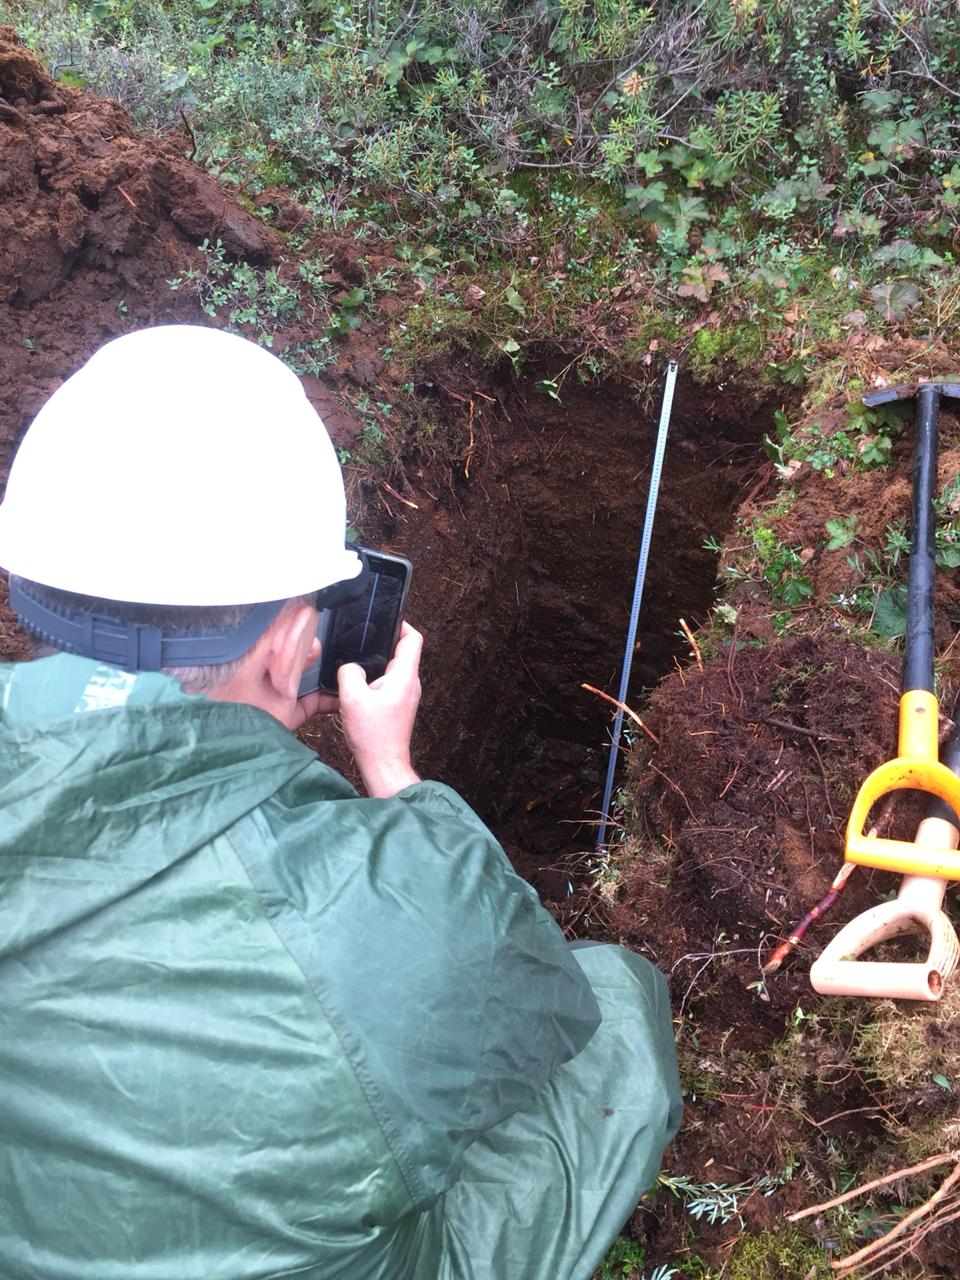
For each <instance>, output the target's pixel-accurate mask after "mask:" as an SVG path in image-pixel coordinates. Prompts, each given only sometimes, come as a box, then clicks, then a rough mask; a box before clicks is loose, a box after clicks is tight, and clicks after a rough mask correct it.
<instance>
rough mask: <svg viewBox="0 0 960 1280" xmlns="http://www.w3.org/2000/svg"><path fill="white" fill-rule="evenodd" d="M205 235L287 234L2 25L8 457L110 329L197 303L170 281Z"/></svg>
mask: <svg viewBox="0 0 960 1280" xmlns="http://www.w3.org/2000/svg"><path fill="white" fill-rule="evenodd" d="M203 238H209V239H211V240H216V239H220V240H222V241H223V244H224V246H225V247H226V248H227V249H228V251H229V252H231V253H236V254H240V255H243V256H244V257H246V258H248V259H251V260H253V261H256V262H265V261H270V260H272V259H273V258H275V256H276V254H277V251H278V248H279V239H278V237H277V236H276V234H275V233H273V232H271V231H270V230H269V229H268V228H266V227H265V226H264V225H263V224H262V223H261V222H259V221H258V220H257V219H256V218H254V217H253V216H252V215H251V214H249V213H247V212H246V211H245V210H243V209H242V208H240V206H239V205H237V204H236V202H235V201H233V200H232V199H231V198H230V197H229V195H228V194H227V193H226V192H225V191H224V189H223V188H222V187H221V186H220V185H219V184H218V183H217V182H216V181H215V180H214V179H213V178H212V177H211V176H209V175H208V174H205V173H204V172H203V171H202V170H200V169H198V168H197V167H196V166H195V165H192V164H190V163H189V162H188V161H187V160H185V159H184V157H183V155H182V154H181V152H180V150H179V149H178V147H177V145H176V144H175V143H172V142H163V141H158V140H157V139H155V138H150V139H143V138H141V137H140V136H139V135H138V134H137V133H136V132H135V131H134V129H133V127H132V125H131V123H130V119H129V117H128V116H127V114H126V113H125V112H124V111H123V110H122V108H121V107H119V106H118V105H117V104H116V103H113V102H105V101H102V100H100V99H97V98H94V97H92V96H91V95H89V94H85V93H80V92H78V91H77V90H74V89H69V88H66V87H65V86H63V85H60V84H57V83H56V82H55V81H53V80H51V78H50V77H49V76H48V75H47V73H46V72H45V71H44V70H43V68H42V67H41V65H40V63H39V62H37V60H36V59H35V58H33V57H32V56H31V55H30V54H29V53H27V52H26V50H24V49H23V48H22V47H21V46H20V45H19V43H18V42H17V38H16V35H15V33H14V32H13V30H12V29H11V28H9V27H0V441H2V443H3V453H2V454H0V467H2V468H3V470H4V471H5V470H6V468H7V466H8V465H9V458H10V451H11V449H12V447H14V446H15V444H16V442H17V441H18V440H19V437H20V435H21V434H22V431H23V429H24V426H25V425H26V423H27V422H28V421H29V419H30V418H31V417H32V415H33V414H34V413H35V412H36V410H37V409H38V407H39V406H40V404H41V403H42V402H43V400H44V399H45V398H46V396H47V395H49V393H50V391H51V390H53V388H54V387H55V386H56V385H57V384H58V383H59V382H60V381H61V380H62V379H63V377H64V376H65V375H66V374H67V373H68V372H70V371H71V370H72V369H74V368H76V367H77V366H78V365H79V364H81V363H82V362H83V361H84V360H85V359H86V358H87V357H88V356H89V355H90V354H91V353H92V352H93V351H94V350H95V349H96V348H97V347H98V346H100V345H101V344H102V343H103V342H104V341H105V340H106V339H107V338H110V337H112V336H114V335H116V334H118V333H121V332H123V331H124V330H126V329H131V328H137V327H140V326H142V325H144V324H150V323H157V322H158V321H161V320H165V319H170V318H172V317H175V316H177V314H178V313H182V312H183V310H184V307H183V305H182V304H180V305H179V306H177V305H175V303H176V298H175V295H174V294H173V293H172V291H171V289H170V287H169V285H168V283H167V281H168V280H169V279H170V277H171V276H174V275H176V274H177V273H179V272H181V271H183V270H184V269H185V268H187V267H189V266H191V265H193V264H194V263H195V262H196V260H197V254H196V243H197V242H198V241H199V240H202V239H203ZM189 318H191V319H196V318H198V312H197V308H195V307H194V308H193V309H192V314H191V315H190V316H189Z"/></svg>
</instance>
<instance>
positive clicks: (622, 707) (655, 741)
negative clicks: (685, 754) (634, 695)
mask: <svg viewBox="0 0 960 1280" xmlns="http://www.w3.org/2000/svg"><path fill="white" fill-rule="evenodd" d="M580 688H581V689H586V691H587V692H588V693H595V694H596V695H597V697H598V698H603V700H604V702H609V703H611V704H612V705H613V706H615V707H619V708H620V710H621V711H622V712H623V713H624V715H627V716H629V717H630V719H631V720H633V721H634V722H635V723H636V724H638V725H639V726H640V728H641V729H642V730H643V732H644V733H645V734H646V735H647V737H648V738H649V739H650V741H651V742H652V743H653V744H654V746H656V747H659V745H660V739H659V738H658V737H657V735H656V734H655V733H654V732H653V730H652V729H648V728H647V726H646V725H645V724H644V723H643V721H642V720H641V719H640V717H639V716H638V715H637V713H636V712H635V711H631V710H630V708H629V707H628V706H627V704H626V703H625V702H621V701H620V699H619V698H614V697H612V696H611V695H610V694H609V693H604V692H603V690H602V689H595V688H594V687H593V685H592V684H582V685H581V686H580Z"/></svg>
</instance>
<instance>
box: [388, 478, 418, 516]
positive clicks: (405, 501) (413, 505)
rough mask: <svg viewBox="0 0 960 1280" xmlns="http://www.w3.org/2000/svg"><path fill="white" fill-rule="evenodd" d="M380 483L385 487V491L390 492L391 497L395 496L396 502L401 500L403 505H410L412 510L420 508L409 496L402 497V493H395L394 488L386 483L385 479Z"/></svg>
mask: <svg viewBox="0 0 960 1280" xmlns="http://www.w3.org/2000/svg"><path fill="white" fill-rule="evenodd" d="M381 484H382V485H383V487H384V489H386V491H387V493H389V494H390V496H391V498H396V500H397V501H398V502H402V503H403V505H404V506H405V507H410V508H411V509H412V510H414V511H419V510H420V508H419V507H418V506H417V504H416V503H415V502H411V501H410V499H409V498H404V497H403V496H402V494H399V493H397V491H396V489H394V488H393V487H392V486H391V485H389V484H387V482H386V480H382V481H381Z"/></svg>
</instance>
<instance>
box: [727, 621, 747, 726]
mask: <svg viewBox="0 0 960 1280" xmlns="http://www.w3.org/2000/svg"><path fill="white" fill-rule="evenodd" d="M738 630H739V622H735V623H734V624H733V635H732V636H731V638H730V650H729V652H728V654H727V687H728V688H729V690H730V697H731V698H736V699H737V704H738V706H739V708H740V710H741V711H742V710H743V703H744V697H743V689H742V688H741V687H740V681H739V680H738V679H737V677H736V676H735V675H734V674H733V664H734V663H735V662H736V660H737V632H738Z"/></svg>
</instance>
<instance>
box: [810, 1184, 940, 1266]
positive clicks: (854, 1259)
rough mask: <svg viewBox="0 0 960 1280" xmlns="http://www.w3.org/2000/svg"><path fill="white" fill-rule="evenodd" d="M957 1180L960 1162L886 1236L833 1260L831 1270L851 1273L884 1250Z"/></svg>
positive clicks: (921, 1216) (926, 1211)
mask: <svg viewBox="0 0 960 1280" xmlns="http://www.w3.org/2000/svg"><path fill="white" fill-rule="evenodd" d="M957 1181H960V1164H956V1165H954V1167H953V1168H952V1169H951V1171H950V1172H949V1173H948V1174H947V1176H946V1177H945V1178H944V1180H943V1182H941V1183H940V1186H939V1187H938V1188H937V1189H936V1191H935V1192H934V1193H933V1195H932V1196H931V1197H930V1199H929V1200H925V1201H924V1202H923V1204H922V1205H919V1206H918V1208H916V1209H914V1210H913V1211H912V1212H911V1213H908V1214H907V1215H906V1217H904V1218H901V1219H900V1221H899V1222H898V1223H897V1225H896V1226H895V1227H891V1229H890V1230H889V1231H888V1232H887V1234H886V1235H885V1236H881V1237H880V1239H879V1240H873V1241H871V1243H870V1244H867V1245H864V1247H863V1248H862V1249H858V1250H857V1252H856V1253H851V1254H849V1255H848V1256H847V1257H846V1258H841V1259H840V1261H839V1262H831V1263H830V1270H831V1271H843V1272H844V1273H845V1274H847V1275H849V1274H850V1271H851V1270H853V1269H855V1268H856V1266H857V1263H859V1262H861V1261H863V1260H864V1259H868V1258H870V1257H872V1256H873V1255H874V1254H876V1253H877V1252H878V1251H880V1250H882V1249H883V1247H884V1246H885V1245H887V1244H889V1242H890V1241H891V1240H895V1239H896V1238H897V1236H902V1235H903V1233H904V1231H906V1229H907V1228H908V1227H910V1226H912V1225H913V1223H915V1222H917V1221H918V1220H919V1219H920V1218H923V1217H925V1216H926V1215H927V1214H928V1213H929V1212H930V1210H931V1209H933V1208H934V1206H935V1205H937V1204H939V1202H940V1201H941V1200H942V1199H943V1197H944V1196H945V1195H946V1194H947V1192H948V1191H949V1190H950V1188H951V1187H952V1186H953V1185H954V1183H955V1182H957Z"/></svg>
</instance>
